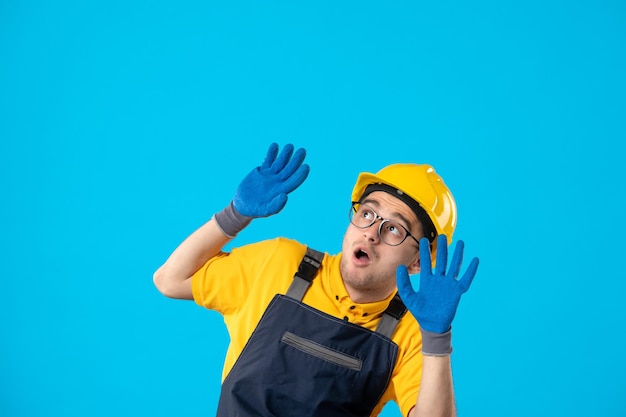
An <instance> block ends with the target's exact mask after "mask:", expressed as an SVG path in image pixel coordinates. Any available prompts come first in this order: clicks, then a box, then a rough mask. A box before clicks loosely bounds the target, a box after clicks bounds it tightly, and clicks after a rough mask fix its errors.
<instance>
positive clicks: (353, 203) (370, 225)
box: [348, 201, 420, 247]
mask: <svg viewBox="0 0 626 417" xmlns="http://www.w3.org/2000/svg"><path fill="white" fill-rule="evenodd" d="M357 205H358V206H365V207H367V208H368V209H369V210H370V211H371V212H372V213H374V219H373V220H372V222H371V223H370V224H369V225H367V226H359V225H357V224H354V222H353V221H352V219H353V217H354V214H356V212H357V211H358V209H357V208H356V206H357ZM348 218H349V219H350V223H351V224H352V225H353V226H354V227H358V228H359V229H367V228H368V227H372V225H373V224H374V223H376V222H377V221H378V220H379V219H380V224H379V225H378V238H379V239H380V241H381V242H383V243H384V244H385V245H389V246H400V245H401V244H402V243H404V241H405V240H406V238H407V237H409V236H410V237H411V238H412V239H413V240H414V241H415V243H417V246H418V247H419V244H420V242H419V240H418V239H417V238H416V237H415V236H413V235H412V234H411V232H409V230H408V229H407V228H406V227H404V226H403V225H402V224H400V222H398V221H397V220H392V219H385V218H384V217H382V216H379V215H378V213H376V212H375V211H374V209H373V208H372V207H370V206H368V205H367V204H363V203H360V202H358V201H353V202H352V206H351V207H350V212H349V213H348ZM386 222H394V223H396V224H397V225H398V226H400V227H401V228H403V229H404V231H405V232H406V235H405V236H404V238H403V239H402V240H401V241H400V243H397V244H395V245H392V244H391V243H389V242H386V241H385V240H384V239H383V237H382V234H381V232H382V230H383V224H385V223H386Z"/></svg>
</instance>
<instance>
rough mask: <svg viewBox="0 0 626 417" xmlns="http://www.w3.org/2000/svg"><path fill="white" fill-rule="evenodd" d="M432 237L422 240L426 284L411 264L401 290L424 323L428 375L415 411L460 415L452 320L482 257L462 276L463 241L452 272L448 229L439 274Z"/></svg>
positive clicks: (417, 415) (400, 277) (401, 273)
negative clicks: (416, 282) (416, 283)
mask: <svg viewBox="0 0 626 417" xmlns="http://www.w3.org/2000/svg"><path fill="white" fill-rule="evenodd" d="M429 246H430V245H429V242H428V240H427V239H422V240H421V241H420V265H421V266H422V269H421V271H420V287H419V290H418V291H417V292H415V291H414V290H413V286H412V285H411V281H410V278H409V274H408V271H407V269H406V267H405V266H403V265H401V266H399V267H398V270H397V272H396V279H397V282H398V293H399V294H400V297H401V298H402V300H403V301H404V303H405V304H406V306H407V308H408V309H409V310H410V311H411V313H412V314H413V316H414V317H415V318H416V319H417V321H418V322H419V324H420V331H421V333H422V356H423V368H422V380H421V385H420V392H419V394H418V397H417V400H416V404H415V407H413V408H412V409H411V411H410V412H409V416H410V417H424V416H428V417H432V416H441V417H449V416H456V406H455V403H454V388H453V384H452V367H451V359H450V354H451V353H452V346H451V341H452V328H451V325H452V320H453V319H454V316H455V314H456V310H457V307H458V305H459V302H460V300H461V295H463V294H464V293H465V292H466V291H467V290H468V289H469V287H470V285H471V283H472V280H473V279H474V276H475V275H476V270H477V269H478V258H474V259H473V260H472V262H471V263H470V265H469V267H468V268H467V271H466V272H465V273H464V274H463V276H462V278H460V279H458V280H457V277H458V275H459V273H460V270H461V263H462V260H463V247H464V243H463V242H462V241H459V242H458V243H457V246H456V249H455V251H454V255H453V257H452V262H451V263H450V268H449V270H448V273H447V274H446V266H447V262H448V245H447V239H446V236H445V235H440V236H439V237H438V241H437V262H436V267H435V272H434V274H433V272H432V269H431V268H430V267H429V265H431V262H430V260H431V256H430V247H429Z"/></svg>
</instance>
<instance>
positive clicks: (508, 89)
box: [0, 0, 626, 417]
mask: <svg viewBox="0 0 626 417" xmlns="http://www.w3.org/2000/svg"><path fill="white" fill-rule="evenodd" d="M431 3H432V2H431ZM431 3H427V2H408V1H394V2H386V3H385V2H373V1H340V2H339V1H314V2H308V1H306V2H305V1H303V2H288V1H263V2H261V1H257V2H255V1H245V2H244V1H231V2H210V1H193V0H181V1H177V2H167V1H133V2H126V1H119V0H112V1H90V2H82V1H70V0H60V1H55V2H45V1H32V0H31V1H28V0H20V1H17V0H2V2H0V157H1V162H0V173H1V176H0V181H1V194H0V195H1V197H2V204H1V207H2V213H1V216H0V223H1V224H0V227H1V229H0V230H1V232H0V245H1V246H0V256H1V269H0V277H1V281H0V282H1V283H2V286H1V288H0V294H1V301H0V337H1V339H0V385H1V387H0V414H1V415H3V416H15V417H17V416H29V417H33V416H64V417H70V416H134V415H151V416H199V415H213V413H214V410H215V408H216V402H217V396H218V391H219V385H220V374H221V366H222V359H223V356H224V352H225V348H226V343H227V334H226V331H225V330H224V326H223V324H222V321H221V318H220V317H219V315H217V314H216V313H214V312H210V311H206V310H203V309H201V308H199V307H197V306H195V305H194V304H193V303H192V302H184V301H174V300H169V299H166V298H165V297H163V296H161V295H160V294H159V293H158V292H157V290H156V289H155V288H154V287H153V284H152V273H153V272H154V270H155V269H156V268H157V267H158V266H159V265H161V264H162V263H163V262H164V261H165V260H166V259H167V257H168V255H169V253H170V252H171V251H172V250H173V249H174V248H175V247H176V246H177V244H178V243H179V242H180V241H182V239H184V238H185V237H186V236H187V235H188V234H189V233H191V232H192V231H193V230H194V229H195V228H197V227H198V226H200V225H201V224H202V223H203V222H205V221H206V220H208V219H209V217H210V216H211V214H213V213H214V212H215V211H217V210H219V209H221V208H222V207H224V206H225V205H226V204H228V202H229V201H230V198H231V197H232V194H233V192H234V190H235V188H236V186H237V184H238V182H239V180H240V179H241V178H242V177H243V176H244V175H245V174H246V173H247V172H248V171H249V170H250V169H251V168H252V167H254V166H256V165H258V164H259V163H260V161H261V160H262V158H263V156H264V155H265V151H266V149H267V146H268V145H269V143H270V142H273V141H276V142H279V143H281V144H285V143H288V142H292V143H294V144H296V146H302V147H305V148H306V149H307V151H308V156H307V160H308V163H309V164H310V165H311V174H310V176H309V178H308V179H307V181H306V182H305V183H304V184H303V186H302V187H301V188H300V189H298V190H297V191H295V192H294V193H293V194H292V195H291V196H290V199H289V203H288V205H287V207H286V208H285V210H284V211H283V212H282V213H281V214H280V215H279V216H275V217H272V218H269V219H263V220H259V221H256V222H254V223H253V224H252V225H251V226H250V227H249V228H248V229H246V230H245V231H244V232H243V233H242V234H241V235H240V236H239V238H238V240H237V241H236V244H243V243H247V242H251V241H256V240H259V239H266V238H271V237H275V236H287V237H290V238H294V239H298V240H300V241H302V242H305V243H308V244H309V245H311V246H313V247H315V248H318V249H322V250H325V251H328V252H331V253H336V252H337V251H339V249H340V242H341V239H342V235H343V232H344V230H345V228H346V226H347V218H346V212H347V209H348V204H349V200H350V192H351V189H352V185H353V183H354V181H355V179H356V176H357V174H358V173H359V172H361V171H377V170H378V169H380V168H382V167H383V166H384V165H386V164H389V163H393V162H419V163H430V164H432V165H434V166H435V168H436V169H437V171H438V172H439V173H440V174H441V175H442V176H443V177H444V178H445V180H446V182H447V184H448V185H449V186H450V188H451V189H452V191H453V192H454V194H455V197H456V200H457V203H458V207H459V211H460V217H459V225H458V228H457V233H456V235H455V239H457V240H458V239H463V240H465V242H466V257H471V256H479V257H480V258H481V266H480V269H479V272H478V276H477V278H476V280H475V281H474V285H473V286H472V288H471V290H470V292H468V293H467V294H466V296H465V297H464V298H463V300H462V303H461V306H460V308H459V311H458V314H457V318H456V320H455V332H454V345H455V352H454V354H453V367H454V370H453V371H454V376H455V387H456V394H457V403H458V408H459V411H460V414H461V415H465V416H478V415H480V416H502V415H506V416H528V415H534V416H554V415H568V416H590V415H594V416H623V415H624V406H625V405H626V404H625V400H624V392H625V389H624V388H625V384H624V377H623V375H624V374H625V373H626V361H625V360H624V353H623V352H624V350H625V349H626V342H625V341H624V338H623V336H624V330H623V327H622V326H623V323H624V321H625V319H626V313H625V311H624V308H623V293H624V291H625V290H626V284H625V280H624V272H623V266H622V264H623V252H624V244H623V236H624V232H625V231H626V228H625V223H624V217H623V213H624V211H625V209H626V207H625V204H624V200H623V198H622V195H623V192H624V186H623V181H624V179H625V175H624V164H623V155H624V153H623V150H622V145H621V144H622V142H623V141H624V139H626V135H625V133H626V122H625V120H626V118H625V117H624V114H626V113H625V110H626V77H625V74H626V54H625V52H626V12H625V5H624V3H623V2H622V1H619V0H615V1H609V0H599V1H598V0H595V1H591V0H587V1H557V0H548V1H532V0H531V1H527V2H517V3H511V2H500V1H486V0H484V1H475V2H470V3H468V2H462V1H444V2H435V3H433V4H431ZM383 415H385V416H393V415H398V413H397V408H396V407H395V406H393V405H392V406H389V407H388V408H386V409H385V410H384V412H383Z"/></svg>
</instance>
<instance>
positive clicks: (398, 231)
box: [386, 222, 404, 236]
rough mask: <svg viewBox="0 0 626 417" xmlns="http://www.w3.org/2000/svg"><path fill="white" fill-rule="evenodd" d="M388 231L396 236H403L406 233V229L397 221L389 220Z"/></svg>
mask: <svg viewBox="0 0 626 417" xmlns="http://www.w3.org/2000/svg"><path fill="white" fill-rule="evenodd" d="M386 229H387V232H389V233H391V234H392V235H394V236H402V235H403V234H404V229H402V226H400V225H399V224H397V223H394V222H387V224H386Z"/></svg>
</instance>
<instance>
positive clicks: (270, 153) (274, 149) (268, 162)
mask: <svg viewBox="0 0 626 417" xmlns="http://www.w3.org/2000/svg"><path fill="white" fill-rule="evenodd" d="M276 155H278V144H277V143H272V144H271V145H270V147H269V148H268V149H267V155H266V156H265V159H264V160H263V163H262V164H261V166H260V168H261V169H262V170H263V169H268V168H269V167H271V166H272V164H273V163H274V161H275V160H276Z"/></svg>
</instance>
